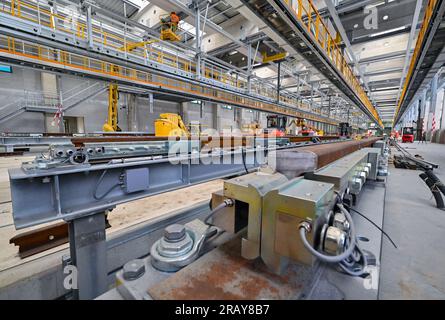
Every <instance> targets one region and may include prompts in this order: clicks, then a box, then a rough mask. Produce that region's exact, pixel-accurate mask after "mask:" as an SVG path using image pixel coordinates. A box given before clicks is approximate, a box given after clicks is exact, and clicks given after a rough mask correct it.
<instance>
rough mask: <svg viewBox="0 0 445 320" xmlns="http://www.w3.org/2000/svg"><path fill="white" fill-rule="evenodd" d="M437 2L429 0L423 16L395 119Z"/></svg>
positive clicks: (436, 0)
mask: <svg viewBox="0 0 445 320" xmlns="http://www.w3.org/2000/svg"><path fill="white" fill-rule="evenodd" d="M437 2H439V0H429V1H428V5H427V7H426V9H425V16H424V18H423V22H422V26H421V27H420V30H419V35H418V36H417V42H416V47H415V48H414V52H413V54H412V56H411V62H410V65H409V69H408V72H407V74H406V78H405V82H404V84H403V90H402V93H401V95H400V99H399V104H398V105H397V109H396V112H395V114H394V121H395V120H396V119H397V117H398V116H399V112H400V108H401V107H402V104H403V103H404V100H405V97H406V93H407V91H408V87H409V84H410V82H411V78H412V76H413V74H414V70H415V67H416V64H417V60H418V59H419V57H420V55H421V53H422V45H423V42H424V40H425V36H426V32H427V29H428V27H429V25H430V23H431V19H432V18H433V13H434V8H435V7H436V4H437ZM393 124H394V125H395V123H393Z"/></svg>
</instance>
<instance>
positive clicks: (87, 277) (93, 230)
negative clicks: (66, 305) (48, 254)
mask: <svg viewBox="0 0 445 320" xmlns="http://www.w3.org/2000/svg"><path fill="white" fill-rule="evenodd" d="M69 238H70V253H71V263H72V265H74V266H75V267H76V269H77V289H75V290H73V293H74V298H75V299H81V300H87V299H88V300H89V299H94V298H96V297H97V296H99V295H100V294H102V293H104V292H105V291H107V290H108V286H107V270H108V269H107V245H106V239H105V238H106V237H105V213H104V212H100V213H95V214H93V215H89V216H85V217H82V218H78V219H74V220H71V221H70V222H69Z"/></svg>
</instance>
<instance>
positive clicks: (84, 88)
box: [0, 81, 108, 124]
mask: <svg viewBox="0 0 445 320" xmlns="http://www.w3.org/2000/svg"><path fill="white" fill-rule="evenodd" d="M107 88H108V86H107V85H106V84H105V83H101V82H97V81H85V82H82V83H81V84H79V85H78V86H75V87H72V88H70V89H69V90H67V91H65V92H62V108H63V111H64V112H66V111H68V110H70V109H72V108H74V107H76V106H78V105H79V104H81V103H82V102H84V101H86V100H88V99H90V98H93V97H95V96H96V95H98V94H100V93H102V92H105V91H106V90H107ZM59 104H60V97H59V96H58V95H57V94H55V93H49V92H30V91H24V92H23V96H21V97H20V98H18V99H16V100H14V101H12V102H10V103H8V104H6V105H4V106H2V107H0V124H1V123H4V122H7V121H9V120H12V119H14V118H16V117H18V116H19V115H21V114H22V113H24V112H43V113H56V111H57V107H58V105H59Z"/></svg>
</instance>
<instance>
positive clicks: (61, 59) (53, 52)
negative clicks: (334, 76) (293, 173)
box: [0, 35, 338, 125]
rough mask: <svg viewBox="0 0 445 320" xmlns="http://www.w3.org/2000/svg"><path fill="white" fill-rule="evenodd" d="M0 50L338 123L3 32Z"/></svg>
mask: <svg viewBox="0 0 445 320" xmlns="http://www.w3.org/2000/svg"><path fill="white" fill-rule="evenodd" d="M0 54H2V55H4V56H6V57H11V58H14V59H17V60H28V61H34V62H36V63H40V64H44V65H47V64H51V65H52V66H58V67H59V68H61V69H65V70H72V71H77V72H80V73H83V74H89V75H93V76H94V75H95V76H102V77H105V78H106V79H109V80H120V81H123V82H125V83H130V84H132V85H142V86H145V87H148V88H149V89H153V88H162V89H164V90H173V91H175V92H183V93H185V94H188V95H194V96H199V97H202V98H204V99H210V100H213V101H218V102H220V103H224V104H229V105H230V104H231V105H235V106H241V107H246V108H252V109H257V110H263V111H265V112H272V113H281V114H286V115H289V116H292V117H300V118H306V119H308V120H314V121H319V122H323V123H329V124H334V125H335V124H337V123H338V120H337V119H335V118H330V119H324V118H320V117H319V116H317V115H312V114H306V113H303V112H302V111H301V110H297V109H295V105H297V103H298V102H299V101H298V100H297V99H296V98H287V99H283V98H282V99H280V102H281V104H280V105H278V104H277V103H276V102H271V103H268V102H263V101H259V100H258V99H254V98H251V97H248V96H245V95H241V94H239V93H232V92H230V91H225V90H221V89H218V88H216V87H214V86H204V85H199V84H195V83H192V82H189V81H186V80H179V79H173V78H170V77H168V76H163V75H156V74H153V73H152V72H149V71H142V70H138V69H133V68H130V67H126V66H122V65H116V64H113V63H109V62H106V61H102V60H98V59H93V58H89V57H85V56H82V55H78V54H74V53H71V52H66V51H63V50H59V49H54V48H51V47H48V46H44V45H39V44H36V43H32V42H28V41H25V40H21V39H15V38H12V37H8V36H5V35H0ZM263 100H264V99H263Z"/></svg>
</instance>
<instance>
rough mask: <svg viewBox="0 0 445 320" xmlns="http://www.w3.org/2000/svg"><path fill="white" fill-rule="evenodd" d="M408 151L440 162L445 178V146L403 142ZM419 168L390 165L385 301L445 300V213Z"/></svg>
mask: <svg viewBox="0 0 445 320" xmlns="http://www.w3.org/2000/svg"><path fill="white" fill-rule="evenodd" d="M402 146H403V147H405V148H408V151H409V152H410V153H411V154H413V155H415V154H419V155H421V156H423V157H424V158H425V160H427V161H430V162H434V163H437V164H439V166H440V168H439V169H437V170H435V173H436V174H437V176H438V177H439V178H440V179H441V180H442V181H444V182H445V146H444V145H439V144H427V145H425V144H418V143H417V142H415V143H414V144H403V145H402ZM419 174H420V171H414V170H404V169H396V168H394V167H393V166H392V165H391V167H390V176H389V177H388V182H387V191H386V192H387V194H386V197H385V217H384V224H383V226H384V230H385V231H386V232H387V233H388V234H389V235H390V236H391V237H392V239H393V240H394V242H395V243H396V244H397V246H398V249H395V248H394V247H393V246H392V245H391V243H390V242H389V241H388V240H386V239H385V238H384V239H383V246H382V257H381V273H380V292H379V298H380V299H445V271H444V270H445V269H444V266H445V254H444V253H445V211H442V210H439V209H437V208H436V207H435V201H434V199H433V198H432V195H431V192H430V191H429V189H428V188H427V186H426V184H425V183H424V182H423V181H421V179H420V178H419Z"/></svg>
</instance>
